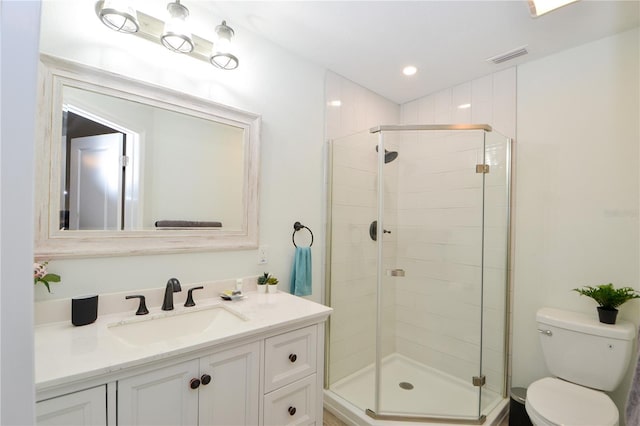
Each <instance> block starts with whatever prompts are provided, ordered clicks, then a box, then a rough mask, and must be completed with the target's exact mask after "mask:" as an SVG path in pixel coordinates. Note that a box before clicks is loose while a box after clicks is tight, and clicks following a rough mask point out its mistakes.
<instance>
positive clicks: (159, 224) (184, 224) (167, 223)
mask: <svg viewBox="0 0 640 426" xmlns="http://www.w3.org/2000/svg"><path fill="white" fill-rule="evenodd" d="M221 227H222V222H207V221H200V220H158V221H156V228H221Z"/></svg>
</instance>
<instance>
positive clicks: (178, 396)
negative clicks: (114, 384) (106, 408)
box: [118, 359, 199, 426]
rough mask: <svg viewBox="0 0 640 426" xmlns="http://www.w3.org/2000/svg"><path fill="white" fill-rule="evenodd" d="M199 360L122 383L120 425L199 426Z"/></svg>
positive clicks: (120, 384) (152, 372)
mask: <svg viewBox="0 0 640 426" xmlns="http://www.w3.org/2000/svg"><path fill="white" fill-rule="evenodd" d="M197 377H199V376H198V360H197V359H196V360H192V361H187V362H183V363H180V364H177V365H172V366H169V367H165V368H160V369H158V370H154V371H151V372H149V373H145V374H140V375H137V376H133V377H128V378H126V379H123V380H120V381H118V424H119V425H127V426H129V425H154V426H161V425H166V426H180V425H196V424H197V423H198V389H191V388H190V386H189V383H190V381H191V379H193V378H197Z"/></svg>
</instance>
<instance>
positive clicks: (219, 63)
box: [209, 21, 239, 70]
mask: <svg viewBox="0 0 640 426" xmlns="http://www.w3.org/2000/svg"><path fill="white" fill-rule="evenodd" d="M234 34H235V33H234V31H233V28H231V27H230V26H228V25H227V21H222V24H220V25H218V26H216V40H215V41H214V42H213V48H212V49H211V57H210V58H209V60H210V61H211V65H213V66H214V67H216V68H220V69H223V70H234V69H236V68H238V64H239V61H238V58H237V57H236V56H235V55H233V54H232V53H231V51H232V50H231V37H233V36H234Z"/></svg>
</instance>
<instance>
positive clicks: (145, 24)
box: [95, 0, 240, 70]
mask: <svg viewBox="0 0 640 426" xmlns="http://www.w3.org/2000/svg"><path fill="white" fill-rule="evenodd" d="M95 10H96V14H97V15H98V17H99V18H100V20H101V21H102V22H103V23H104V24H105V25H106V26H107V27H109V28H110V29H112V30H114V31H118V32H122V33H129V34H133V35H135V36H138V37H140V38H143V39H145V40H147V41H151V42H153V43H158V42H159V43H160V44H162V45H163V46H164V47H166V48H167V49H169V50H171V51H173V52H179V53H184V54H186V55H188V56H191V57H193V58H196V59H198V60H201V61H204V62H208V63H210V64H212V65H213V66H215V67H216V68H219V69H223V70H233V69H236V68H238V64H239V62H240V61H239V60H238V57H237V56H235V55H234V54H233V53H232V52H233V51H232V48H231V38H232V37H233V36H234V34H235V33H234V31H233V29H232V28H231V27H229V26H228V25H227V22H226V21H222V24H220V25H218V26H216V28H215V32H216V39H215V42H214V43H212V42H210V41H209V40H206V39H204V38H202V37H198V36H197V35H195V34H192V33H191V31H190V30H189V27H188V23H187V18H188V17H189V9H187V8H186V7H185V6H183V5H182V4H180V0H174V1H172V2H170V3H168V4H167V12H168V13H169V18H168V19H167V21H166V22H163V21H161V20H160V19H156V18H154V17H153V16H150V15H147V14H145V13H142V12H140V11H137V10H135V9H134V8H133V7H132V6H131V0H99V1H98V3H96V8H95Z"/></svg>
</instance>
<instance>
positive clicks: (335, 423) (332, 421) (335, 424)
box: [322, 409, 348, 426]
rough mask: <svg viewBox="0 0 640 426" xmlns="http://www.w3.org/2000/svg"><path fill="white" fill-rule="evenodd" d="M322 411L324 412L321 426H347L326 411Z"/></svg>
mask: <svg viewBox="0 0 640 426" xmlns="http://www.w3.org/2000/svg"><path fill="white" fill-rule="evenodd" d="M323 411H324V414H323V416H324V417H323V420H322V425H323V426H348V425H347V424H346V423H345V422H343V421H342V420H340V419H339V418H337V417H336V416H334V415H333V414H331V413H330V412H329V411H327V410H326V409H325V410H323Z"/></svg>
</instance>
